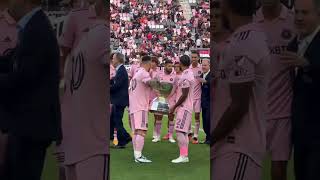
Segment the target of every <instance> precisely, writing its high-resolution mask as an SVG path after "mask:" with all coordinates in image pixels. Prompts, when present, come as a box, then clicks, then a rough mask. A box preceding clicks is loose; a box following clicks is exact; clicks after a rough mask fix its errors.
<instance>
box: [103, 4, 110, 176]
mask: <svg viewBox="0 0 320 180" xmlns="http://www.w3.org/2000/svg"><path fill="white" fill-rule="evenodd" d="M104 1H105V4H104V5H105V6H106V8H105V9H106V11H107V13H106V14H107V17H106V21H107V22H106V25H107V28H108V37H109V38H108V41H107V42H106V43H107V44H106V48H107V55H106V57H107V58H108V59H106V61H107V63H106V73H107V77H108V78H107V81H106V83H107V90H108V92H110V77H109V76H110V62H111V60H110V53H111V49H110V29H111V28H110V17H111V16H110V0H104ZM106 100H107V102H109V104H110V93H107V97H106ZM110 113H111V112H110V108H108V109H107V117H108V127H107V128H108V129H109V132H110V131H111V130H110ZM109 136H110V133H108V139H107V142H109V141H110V137H109ZM109 144H110V143H108V145H109ZM108 148H109V149H110V145H109V147H108ZM108 152H109V154H108V156H107V157H108V164H107V165H108V167H107V168H108V171H107V173H108V174H107V180H109V179H110V150H109V151H108Z"/></svg>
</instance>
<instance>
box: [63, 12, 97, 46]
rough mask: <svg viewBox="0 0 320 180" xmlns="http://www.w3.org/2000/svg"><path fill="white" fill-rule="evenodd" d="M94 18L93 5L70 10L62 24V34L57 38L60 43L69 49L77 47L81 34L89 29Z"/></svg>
mask: <svg viewBox="0 0 320 180" xmlns="http://www.w3.org/2000/svg"><path fill="white" fill-rule="evenodd" d="M96 18H97V16H96V12H95V7H94V6H90V7H89V8H82V9H75V10H73V11H71V12H70V13H69V15H68V17H67V20H66V21H65V24H64V26H63V32H62V36H61V37H60V39H59V43H60V45H61V46H64V47H68V48H71V49H73V48H75V47H77V44H78V43H79V41H80V40H81V38H82V36H83V34H85V33H87V32H88V31H89V27H90V26H91V25H92V23H93V22H94V21H95V20H96Z"/></svg>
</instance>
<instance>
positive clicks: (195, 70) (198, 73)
mask: <svg viewBox="0 0 320 180" xmlns="http://www.w3.org/2000/svg"><path fill="white" fill-rule="evenodd" d="M190 68H191V69H192V72H193V74H194V78H195V81H194V83H195V85H194V92H193V98H194V100H198V99H200V98H201V82H200V76H201V74H202V68H201V65H198V66H197V67H192V65H191V66H190Z"/></svg>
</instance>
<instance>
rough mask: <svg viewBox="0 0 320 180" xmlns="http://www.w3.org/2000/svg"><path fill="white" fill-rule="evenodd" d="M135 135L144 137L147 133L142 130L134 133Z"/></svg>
mask: <svg viewBox="0 0 320 180" xmlns="http://www.w3.org/2000/svg"><path fill="white" fill-rule="evenodd" d="M135 134H136V135H140V136H143V137H145V136H146V134H147V132H146V131H144V130H140V129H137V130H136V132H135Z"/></svg>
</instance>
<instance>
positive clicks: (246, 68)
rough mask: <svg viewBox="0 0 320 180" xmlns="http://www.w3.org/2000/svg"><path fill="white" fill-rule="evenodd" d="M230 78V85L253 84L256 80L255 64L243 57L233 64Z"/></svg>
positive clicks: (229, 73)
mask: <svg viewBox="0 0 320 180" xmlns="http://www.w3.org/2000/svg"><path fill="white" fill-rule="evenodd" d="M228 76H229V78H228V79H229V82H230V83H244V82H251V81H253V80H254V79H255V64H254V62H252V61H251V60H249V59H248V58H246V57H244V56H243V57H241V58H239V59H237V60H236V61H235V62H233V63H232V65H231V67H230V71H229V72H228Z"/></svg>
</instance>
